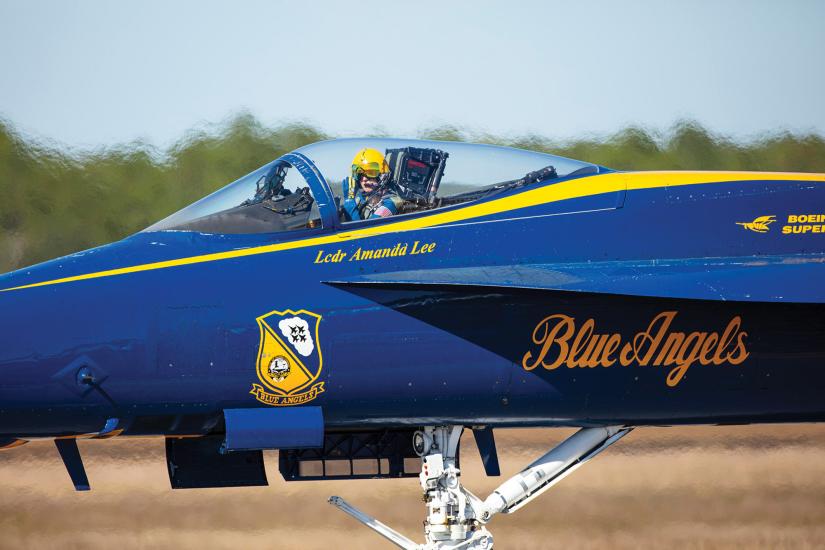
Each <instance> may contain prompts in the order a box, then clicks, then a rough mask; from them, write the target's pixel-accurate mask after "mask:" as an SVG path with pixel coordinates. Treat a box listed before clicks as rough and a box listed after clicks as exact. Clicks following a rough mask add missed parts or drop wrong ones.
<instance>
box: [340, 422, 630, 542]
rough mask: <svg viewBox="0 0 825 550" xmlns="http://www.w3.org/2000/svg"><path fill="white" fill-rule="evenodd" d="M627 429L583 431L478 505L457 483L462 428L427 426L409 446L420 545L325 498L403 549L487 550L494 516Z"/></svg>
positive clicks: (564, 473)
mask: <svg viewBox="0 0 825 550" xmlns="http://www.w3.org/2000/svg"><path fill="white" fill-rule="evenodd" d="M632 429H633V428H624V427H621V426H610V427H606V428H582V429H581V430H579V431H578V432H576V433H575V434H573V435H572V436H570V437H569V438H567V439H566V440H564V441H563V442H562V443H560V444H559V445H557V446H556V447H555V448H553V449H552V450H551V451H550V452H548V453H547V454H545V455H544V456H542V457H541V458H539V459H538V460H536V461H535V462H533V463H532V464H531V465H529V466H528V467H527V468H525V469H524V470H522V471H521V472H519V473H518V474H516V475H515V476H513V477H512V478H510V479H508V480H507V481H505V482H504V483H503V484H501V485H500V486H499V487H498V488H497V489H496V490H495V491H493V493H492V494H491V495H490V496H489V497H487V499H486V500H483V501H482V500H481V499H479V498H478V497H476V496H475V495H473V494H472V493H471V492H470V491H468V490H467V489H465V488H464V487H463V486H462V485H461V482H460V481H459V475H460V471H459V469H458V468H457V467H456V460H455V459H456V451H457V449H458V442H459V439H460V438H461V432H462V430H463V427H462V426H430V427H427V428H425V429H424V430H423V431H422V432H417V433H416V436H415V440H414V446H415V448H416V451H417V452H419V454H420V455H421V473H420V474H419V476H418V478H419V481H420V482H421V488H422V489H423V491H424V502H425V503H426V506H427V518H426V520H425V521H424V534H425V537H426V542H425V543H424V544H417V543H415V542H413V541H412V540H410V539H408V538H407V537H405V536H404V535H401V534H400V533H398V532H397V531H395V530H393V529H392V528H390V527H388V526H386V525H384V524H383V523H381V522H380V521H378V520H376V519H375V518H373V517H371V516H369V515H367V514H364V513H363V512H361V511H360V510H358V509H357V508H355V507H353V506H351V505H349V504H347V503H346V502H345V501H344V500H343V499H342V498H340V497H330V499H329V502H330V504H332V505H334V506H336V507H337V508H339V509H340V510H342V511H343V512H346V513H347V514H349V515H350V516H352V517H353V518H355V519H356V520H358V521H359V522H361V523H362V524H364V525H366V526H367V527H369V528H370V529H373V530H374V531H375V532H377V533H378V534H380V535H381V536H383V537H385V538H386V539H388V540H389V541H390V542H392V543H393V544H395V545H396V546H398V547H400V548H403V549H405V550H490V549H492V547H493V535H492V534H491V533H490V532H489V531H488V530H487V528H486V527H485V525H486V524H487V523H489V522H490V520H491V519H492V518H493V517H494V516H495V515H496V514H498V513H505V514H508V513H512V512H515V511H516V510H518V509H519V508H521V507H522V506H524V505H526V504H527V503H528V502H530V501H531V500H533V499H534V498H536V497H537V496H538V495H540V494H541V493H543V492H544V491H546V490H547V489H549V488H550V487H552V486H553V485H554V484H555V483H556V482H558V481H560V480H561V479H563V478H564V477H565V476H567V475H568V474H570V473H571V472H573V471H574V470H575V469H576V468H578V467H579V466H581V465H582V464H584V463H585V462H586V461H588V460H590V459H591V458H593V457H594V456H596V455H597V454H599V453H600V452H601V451H603V450H604V449H606V448H607V447H609V446H610V445H612V444H613V443H615V442H616V441H618V440H619V439H621V438H622V437H624V436H625V435H626V434H627V433H628V432H630V430H632Z"/></svg>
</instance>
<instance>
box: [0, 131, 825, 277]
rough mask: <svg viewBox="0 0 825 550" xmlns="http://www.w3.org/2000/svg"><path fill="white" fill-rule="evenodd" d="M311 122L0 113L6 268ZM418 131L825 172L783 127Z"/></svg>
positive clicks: (0, 266) (144, 206)
mask: <svg viewBox="0 0 825 550" xmlns="http://www.w3.org/2000/svg"><path fill="white" fill-rule="evenodd" d="M329 137H330V136H327V135H325V134H324V133H323V132H321V131H320V130H318V129H316V128H313V127H311V126H308V125H300V124H293V125H285V126H280V127H276V128H267V127H264V126H262V125H261V124H260V123H259V122H258V121H256V120H255V119H254V118H253V117H252V116H250V115H240V116H237V117H235V118H234V119H232V120H230V121H229V122H228V123H226V124H225V125H223V126H222V127H221V128H220V129H219V130H217V131H214V132H206V131H200V132H193V133H190V134H189V135H187V136H185V137H184V138H183V139H181V140H180V141H179V142H178V143H177V144H176V145H174V146H173V147H172V148H170V149H169V150H168V151H163V152H159V151H157V150H155V149H153V148H152V147H150V146H147V145H145V144H142V143H131V144H127V145H121V146H117V147H113V148H109V149H103V150H99V151H94V152H83V153H75V152H71V151H62V150H59V149H56V148H53V147H52V148H50V147H47V146H44V145H42V144H39V143H35V142H31V141H29V140H27V139H25V138H23V137H22V136H20V135H19V134H17V133H16V132H15V130H14V128H13V127H12V126H11V125H10V124H8V123H4V122H3V121H2V120H0V272H5V271H8V270H11V269H14V268H17V267H21V266H23V265H28V264H32V263H35V262H38V261H42V260H45V259H49V258H53V257H55V256H59V255H62V254H67V253H70V252H74V251H77V250H82V249H85V248H89V247H92V246H96V245H99V244H103V243H107V242H110V241H113V240H117V239H120V238H122V237H125V236H127V235H129V234H131V233H134V232H136V231H139V230H141V229H143V228H144V227H146V226H148V225H151V224H152V223H153V222H155V221H157V220H159V219H161V218H163V217H165V216H167V215H168V214H170V213H172V212H174V211H176V210H178V209H179V208H181V207H183V206H185V205H187V204H189V203H191V202H193V201H194V200H196V199H198V198H200V197H202V196H204V195H206V194H208V193H209V192H211V191H214V190H215V189H218V188H219V187H221V186H222V185H224V184H226V183H228V182H230V181H232V180H234V179H237V178H238V177H240V176H242V175H244V174H246V173H247V172H250V171H251V170H253V169H255V168H257V167H258V166H261V165H263V164H264V163H266V162H268V161H270V160H272V159H274V158H276V157H278V156H280V155H282V154H284V153H286V152H288V151H291V150H293V149H295V148H297V147H300V146H301V145H305V144H307V143H312V142H314V141H319V140H322V139H328V138H329ZM420 137H425V138H433V139H446V140H463V141H478V142H484V143H496V144H502V145H511V146H514V147H522V148H525V149H532V150H536V151H544V152H549V153H554V154H558V155H563V156H567V157H572V158H577V159H581V160H586V161H589V162H594V163H597V164H601V165H604V166H608V167H611V168H615V169H620V170H651V169H714V170H778V171H801V172H825V139H823V137H821V136H818V135H796V134H790V133H780V134H773V135H770V136H767V137H764V138H760V139H755V140H752V141H749V142H747V143H737V142H734V141H732V140H729V139H725V138H723V137H720V136H716V135H713V134H711V133H709V132H708V131H707V130H705V129H704V128H702V127H701V126H700V125H698V124H696V123H692V122H683V123H679V124H677V125H675V126H674V127H673V128H672V129H671V130H670V131H669V132H667V133H665V134H661V135H659V134H655V133H652V132H650V131H648V130H645V129H642V128H635V127H631V128H627V129H625V130H623V131H620V132H618V133H616V134H614V135H612V136H608V137H607V138H604V139H595V138H588V139H579V140H574V141H570V142H565V143H559V142H554V141H551V140H548V139H546V138H544V137H542V136H524V137H519V138H515V139H513V138H500V137H497V136H491V135H486V134H469V133H465V132H463V131H462V130H460V129H458V128H455V127H451V126H444V127H440V128H434V129H430V130H427V131H424V132H422V133H421V136H420Z"/></svg>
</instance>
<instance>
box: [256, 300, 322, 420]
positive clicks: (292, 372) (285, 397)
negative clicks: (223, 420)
mask: <svg viewBox="0 0 825 550" xmlns="http://www.w3.org/2000/svg"><path fill="white" fill-rule="evenodd" d="M257 321H258V328H259V329H260V331H261V339H260V344H259V346H258V358H257V365H256V370H257V374H258V380H259V381H260V382H261V383H260V384H254V383H253V384H252V390H251V391H250V392H249V393H251V394H252V395H254V396H255V399H257V400H258V401H260V402H261V403H265V404H267V405H273V406H288V405H301V404H303V403H306V402H308V401H312V400H313V399H315V398H316V397H318V395H319V394H321V393H323V392H324V383H323V382H318V381H317V380H318V377H319V376H320V375H321V370H322V369H323V366H324V360H323V356H322V355H321V342H320V326H321V316H320V315H318V314H316V313H312V312H311V311H307V310H305V309H300V310H297V311H293V310H291V309H287V310H285V311H271V312H269V313H267V314H266V315H262V316H260V317H258V318H257Z"/></svg>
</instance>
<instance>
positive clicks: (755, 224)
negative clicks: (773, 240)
mask: <svg viewBox="0 0 825 550" xmlns="http://www.w3.org/2000/svg"><path fill="white" fill-rule="evenodd" d="M775 221H776V216H759V217H758V218H756V219H755V220H753V221H752V222H736V225H741V226H742V227H744V228H745V229H747V230H749V231H755V232H756V233H767V232H768V230H769V229H770V227H768V226H769V225H770V224H772V223H773V222H775Z"/></svg>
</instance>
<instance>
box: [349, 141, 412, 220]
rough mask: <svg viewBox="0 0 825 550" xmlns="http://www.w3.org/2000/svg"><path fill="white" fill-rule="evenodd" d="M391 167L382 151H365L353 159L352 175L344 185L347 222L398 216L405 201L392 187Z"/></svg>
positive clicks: (359, 152) (365, 149)
mask: <svg viewBox="0 0 825 550" xmlns="http://www.w3.org/2000/svg"><path fill="white" fill-rule="evenodd" d="M389 180H390V167H389V165H388V164H387V161H386V159H384V155H383V154H381V153H380V152H379V151H376V150H375V149H370V148H364V149H361V150H360V151H358V152H357V153H356V154H355V158H353V159H352V172H351V174H350V176H349V177H348V178H346V179H344V181H343V182H342V186H343V193H344V204H343V207H344V216H345V217H346V218H347V219H348V220H367V219H371V218H387V217H389V216H392V215H395V214H398V212H399V209H400V208H401V205H402V204H403V203H404V201H403V199H402V198H401V197H399V196H398V194H397V193H395V192H393V191H392V189H390V186H389Z"/></svg>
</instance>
